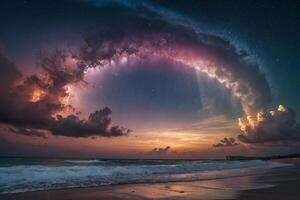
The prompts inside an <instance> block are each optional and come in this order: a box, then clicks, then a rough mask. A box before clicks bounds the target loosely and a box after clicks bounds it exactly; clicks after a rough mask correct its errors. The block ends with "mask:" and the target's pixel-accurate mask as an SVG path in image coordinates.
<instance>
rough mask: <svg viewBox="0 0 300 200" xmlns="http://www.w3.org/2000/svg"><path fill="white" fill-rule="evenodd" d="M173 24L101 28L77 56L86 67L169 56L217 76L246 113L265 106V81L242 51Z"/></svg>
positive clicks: (197, 69) (87, 40)
mask: <svg viewBox="0 0 300 200" xmlns="http://www.w3.org/2000/svg"><path fill="white" fill-rule="evenodd" d="M169 28H171V29H170V30H168V29H169ZM173 28H174V27H170V26H169V27H167V28H164V30H163V31H162V30H160V32H157V31H152V30H148V33H146V32H147V30H145V32H142V34H141V30H142V29H138V30H139V33H138V34H136V33H135V32H134V30H131V29H130V31H126V32H122V31H118V34H120V35H118V36H116V35H112V34H111V33H110V32H104V33H103V32H102V33H100V34H99V35H96V36H95V35H94V36H92V37H88V38H87V39H86V44H85V45H84V46H83V47H82V48H81V59H82V60H83V61H84V63H86V66H87V67H88V68H90V67H99V66H107V65H118V64H124V63H127V62H130V61H132V60H136V59H145V60H149V59H153V58H156V57H159V58H163V59H167V60H172V61H175V62H178V63H181V64H183V65H185V66H187V67H192V68H194V69H195V70H196V71H199V72H204V73H206V74H207V75H208V76H209V77H212V78H215V79H217V80H218V81H219V82H220V83H221V84H223V85H225V87H226V88H228V89H229V90H230V91H231V92H232V94H233V95H234V96H235V97H237V98H238V99H239V100H240V102H241V105H242V107H243V110H244V112H245V113H246V114H247V115H248V114H251V113H253V112H256V111H260V110H263V109H265V108H266V106H267V105H268V104H269V103H270V101H271V93H270V88H269V85H268V82H267V80H266V78H265V76H264V74H263V73H262V72H261V71H260V69H259V66H258V65H257V64H255V63H254V62H252V61H251V60H250V58H249V56H248V55H247V53H246V52H245V51H241V50H240V51H238V50H237V49H236V48H234V47H233V46H232V45H231V44H230V43H229V42H227V41H225V40H223V39H221V38H218V37H216V36H212V35H207V34H199V33H197V34H196V33H195V32H193V31H191V30H189V31H190V32H186V31H187V30H186V29H185V28H184V29H183V30H184V31H182V29H180V31H179V32H178V29H177V28H178V27H176V30H177V32H173V31H172V29H173ZM181 28H182V27H181ZM149 32H150V33H149Z"/></svg>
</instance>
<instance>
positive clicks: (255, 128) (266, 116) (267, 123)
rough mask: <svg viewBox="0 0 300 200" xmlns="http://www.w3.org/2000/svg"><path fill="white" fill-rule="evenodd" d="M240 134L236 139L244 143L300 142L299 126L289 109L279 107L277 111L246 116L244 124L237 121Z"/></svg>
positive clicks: (241, 121) (293, 113)
mask: <svg viewBox="0 0 300 200" xmlns="http://www.w3.org/2000/svg"><path fill="white" fill-rule="evenodd" d="M239 120H240V121H239V125H240V129H241V131H242V134H240V135H239V136H238V139H239V140H240V141H241V142H244V143H250V144H259V143H282V142H284V141H288V142H299V141H300V125H299V124H298V123H297V122H296V115H295V112H294V111H293V110H292V109H291V108H286V107H284V106H282V105H279V107H278V109H277V110H274V111H270V112H259V113H257V116H256V117H251V116H248V118H247V120H246V122H244V121H243V120H241V119H239Z"/></svg>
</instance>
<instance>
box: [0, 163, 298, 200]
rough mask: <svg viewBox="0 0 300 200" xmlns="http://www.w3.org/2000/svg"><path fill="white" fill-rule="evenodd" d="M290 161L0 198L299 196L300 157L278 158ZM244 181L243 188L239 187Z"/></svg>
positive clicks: (244, 198)
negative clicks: (233, 172) (205, 176)
mask: <svg viewBox="0 0 300 200" xmlns="http://www.w3.org/2000/svg"><path fill="white" fill-rule="evenodd" d="M274 161H276V162H283V163H293V164H294V166H293V167H288V169H285V167H283V168H276V169H271V170H270V171H269V172H267V173H265V174H259V175H255V176H241V177H231V178H223V179H212V180H200V181H189V182H168V183H146V184H122V185H109V186H96V187H88V188H68V189H57V190H46V191H34V192H23V193H13V194H2V195H0V200H19V199H20V200H21V199H22V200H31V199H36V200H38V199H49V200H50V199H55V200H66V199H70V200H71V199H72V200H82V199H88V200H96V199H97V200H98V199H115V200H119V199H123V200H126V199H133V200H135V199H175V200H176V199H206V200H210V199H211V200H213V199H241V200H247V199H249V200H251V199H274V200H276V199H299V195H300V192H299V191H298V188H297V185H299V184H300V159H299V158H292V159H279V160H274ZM241 185H243V187H244V188H241Z"/></svg>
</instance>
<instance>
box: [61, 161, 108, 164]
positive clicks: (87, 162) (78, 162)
mask: <svg viewBox="0 0 300 200" xmlns="http://www.w3.org/2000/svg"><path fill="white" fill-rule="evenodd" d="M64 162H66V163H74V164H95V163H105V161H103V160H64Z"/></svg>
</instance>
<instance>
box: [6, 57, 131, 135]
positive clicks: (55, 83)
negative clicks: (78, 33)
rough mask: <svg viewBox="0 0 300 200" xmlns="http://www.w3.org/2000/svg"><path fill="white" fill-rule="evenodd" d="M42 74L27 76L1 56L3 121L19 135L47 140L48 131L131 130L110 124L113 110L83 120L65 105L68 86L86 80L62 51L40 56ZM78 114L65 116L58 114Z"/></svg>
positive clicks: (106, 132) (122, 132)
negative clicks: (45, 138) (11, 126)
mask: <svg viewBox="0 0 300 200" xmlns="http://www.w3.org/2000/svg"><path fill="white" fill-rule="evenodd" d="M38 67H39V69H40V72H39V74H34V75H30V76H28V77H24V76H22V75H21V73H20V72H19V71H18V69H17V67H16V66H15V65H14V64H13V63H12V62H10V61H9V60H8V59H7V58H5V57H4V56H3V55H0V70H1V77H3V78H1V80H0V81H1V86H0V92H1V96H0V122H1V123H4V124H9V125H13V126H14V128H11V129H10V131H11V132H13V133H17V134H23V135H32V136H40V137H46V136H45V131H46V132H47V131H48V132H50V133H52V134H54V135H63V136H69V137H89V136H106V137H111V136H121V135H127V134H128V133H129V132H130V131H129V130H128V129H126V128H121V127H118V126H113V127H111V128H110V125H111V118H110V115H111V113H112V112H111V110H110V109H109V108H104V109H103V110H98V111H95V112H94V113H91V114H90V115H89V118H88V119H87V120H85V119H80V118H79V117H78V116H77V115H76V113H77V112H75V111H76V109H75V108H73V107H72V106H71V105H68V104H65V103H63V99H64V98H65V97H67V96H68V93H67V86H68V85H70V84H74V83H78V82H80V81H82V80H83V65H82V63H81V62H80V61H78V59H76V57H75V56H73V55H71V54H70V53H66V52H63V51H55V52H54V53H51V54H45V55H40V59H39V62H38ZM64 112H66V113H69V112H75V114H67V115H65V116H62V115H60V114H57V113H64Z"/></svg>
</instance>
